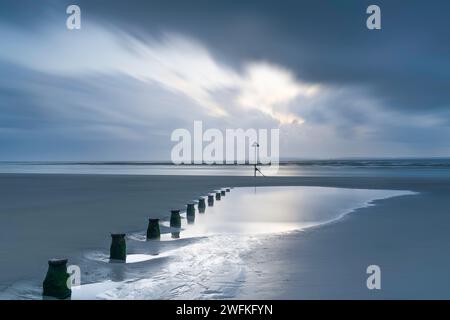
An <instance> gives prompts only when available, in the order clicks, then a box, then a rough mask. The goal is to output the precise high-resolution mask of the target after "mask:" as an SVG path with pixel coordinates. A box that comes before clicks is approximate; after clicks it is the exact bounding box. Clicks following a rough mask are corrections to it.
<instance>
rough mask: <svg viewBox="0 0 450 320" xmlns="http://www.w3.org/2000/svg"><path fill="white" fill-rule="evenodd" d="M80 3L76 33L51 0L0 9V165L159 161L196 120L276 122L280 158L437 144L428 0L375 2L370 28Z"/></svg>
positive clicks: (299, 17)
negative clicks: (174, 134) (376, 20)
mask: <svg viewBox="0 0 450 320" xmlns="http://www.w3.org/2000/svg"><path fill="white" fill-rule="evenodd" d="M402 2H403V3H402ZM318 3H319V4H318ZM78 4H79V5H80V7H81V9H82V28H81V30H74V31H69V30H67V29H66V27H65V18H66V14H65V8H66V6H67V5H68V3H64V1H62V2H61V1H60V2H54V1H47V2H39V3H36V2H35V1H33V2H26V1H23V2H21V5H18V4H17V2H13V1H6V2H4V3H2V4H1V5H0V6H2V10H1V12H2V14H1V15H2V20H1V22H0V37H1V39H2V40H1V41H2V49H1V51H0V71H1V75H2V76H1V78H0V110H1V115H0V143H1V145H2V150H3V152H2V153H1V159H3V160H163V159H168V158H169V156H170V149H171V147H172V142H171V141H170V133H171V131H172V130H174V129H175V128H179V127H185V128H190V127H192V123H193V121H194V120H203V122H204V125H205V126H206V127H215V128H219V129H225V128H239V127H242V128H250V127H251V128H266V129H270V128H275V127H279V128H280V129H281V132H280V133H281V146H280V147H281V149H280V151H281V157H308V158H310V157H347V156H368V157H371V156H376V157H381V156H430V155H431V156H446V155H448V154H449V152H450V143H449V142H448V141H447V140H448V139H446V137H448V136H449V133H450V123H449V121H448V119H449V115H450V102H449V101H450V90H449V89H450V76H449V75H450V65H449V59H448V56H449V54H450V50H449V49H450V48H449V44H448V41H446V40H445V39H447V38H448V36H449V24H448V20H447V19H445V16H444V15H442V13H441V11H442V9H439V10H438V8H437V7H436V6H435V5H433V4H432V3H430V2H428V5H427V4H424V3H418V2H417V3H415V2H412V1H407V2H405V1H398V2H396V4H395V5H393V4H392V3H386V4H384V3H383V2H382V3H381V4H379V5H380V6H381V7H382V12H383V29H382V30H381V31H369V30H367V29H366V28H365V8H366V7H367V5H366V4H365V1H349V2H346V4H345V5H340V6H337V5H336V3H335V2H333V1H314V2H312V1H296V2H290V1H288V2H286V3H285V5H281V4H276V3H275V2H266V1H258V2H254V3H251V2H245V3H243V4H236V3H229V2H222V1H217V2H214V4H213V2H203V1H196V2H192V3H190V4H188V3H187V2H184V1H183V2H176V1H175V2H173V1H172V2H171V3H168V2H167V1H165V2H157V1H153V2H152V1H151V2H149V1H127V2H125V1H108V2H104V1H89V2H84V1H80V2H79V3H78ZM424 6H425V7H424ZM442 6H444V7H445V6H448V5H447V4H446V3H442ZM422 9H427V10H422ZM30 11H33V12H34V14H33V15H30V14H29V12H30ZM420 14H422V17H423V19H422V20H421V21H420V24H421V28H420V30H419V29H418V30H416V31H414V32H411V29H410V28H409V27H408V25H410V23H411V22H410V20H409V18H410V17H411V16H416V15H420ZM440 17H442V19H445V20H441V19H440Z"/></svg>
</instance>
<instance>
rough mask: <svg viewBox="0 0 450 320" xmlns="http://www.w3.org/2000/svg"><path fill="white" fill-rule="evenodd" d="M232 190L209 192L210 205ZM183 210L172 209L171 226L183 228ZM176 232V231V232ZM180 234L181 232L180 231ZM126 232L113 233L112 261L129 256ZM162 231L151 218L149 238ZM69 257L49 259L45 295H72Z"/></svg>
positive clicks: (201, 204)
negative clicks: (68, 267) (68, 268)
mask: <svg viewBox="0 0 450 320" xmlns="http://www.w3.org/2000/svg"><path fill="white" fill-rule="evenodd" d="M226 192H230V188H225V189H222V190H220V191H215V193H214V194H208V196H207V201H208V202H207V203H208V207H212V206H213V205H214V199H215V200H216V201H218V200H220V199H221V198H222V197H224V196H225V195H226ZM197 208H198V212H199V213H204V212H205V210H206V202H205V198H203V197H202V198H200V199H199V200H198V204H197ZM180 211H181V210H178V209H177V210H171V212H170V227H171V228H177V229H179V228H181V216H180ZM186 220H187V221H188V223H193V222H194V220H195V204H194V203H188V204H187V207H186ZM175 234H176V233H175ZM178 234H179V233H178ZM125 236H126V234H125V233H114V234H111V247H110V251H109V259H110V261H111V262H125V261H126V258H127V246H126V241H125ZM160 237H161V231H160V228H159V219H157V218H149V219H148V227H147V240H159V239H160ZM67 261H68V259H50V260H49V261H48V270H47V274H46V276H45V279H44V282H43V293H42V294H43V295H44V296H47V297H53V298H58V299H66V298H69V297H70V296H71V295H72V290H71V289H70V285H69V283H68V279H69V277H70V276H69V274H68V273H67Z"/></svg>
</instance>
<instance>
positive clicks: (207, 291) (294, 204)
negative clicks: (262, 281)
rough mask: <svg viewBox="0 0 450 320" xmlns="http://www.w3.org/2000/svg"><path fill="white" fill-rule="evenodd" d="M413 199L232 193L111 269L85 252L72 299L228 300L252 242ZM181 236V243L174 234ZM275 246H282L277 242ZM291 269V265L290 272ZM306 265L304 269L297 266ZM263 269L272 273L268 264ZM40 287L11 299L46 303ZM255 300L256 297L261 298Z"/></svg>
mask: <svg viewBox="0 0 450 320" xmlns="http://www.w3.org/2000/svg"><path fill="white" fill-rule="evenodd" d="M409 194H414V193H413V192H409V191H396V190H362V189H343V188H324V187H258V188H253V187H247V188H234V189H232V190H231V192H227V193H226V196H225V197H222V200H220V201H217V200H215V201H214V206H213V207H209V206H207V207H206V211H205V213H203V214H200V213H199V212H198V209H197V208H196V214H195V221H194V223H193V224H188V223H187V219H186V214H185V213H182V227H181V229H174V228H170V227H169V222H168V221H163V222H162V223H161V232H162V235H161V240H160V241H157V240H156V241H155V240H152V241H148V242H147V241H145V230H142V231H141V232H137V233H133V234H129V235H128V236H127V248H128V255H127V263H125V264H124V263H108V254H107V252H106V251H105V252H88V253H85V258H86V261H85V264H86V265H84V266H81V269H82V270H83V271H84V272H87V273H92V274H94V275H96V276H94V277H93V276H91V279H92V280H91V281H93V282H94V283H90V284H84V285H82V286H81V287H79V288H77V289H74V290H73V294H72V298H73V299H94V298H100V299H196V298H199V299H216V298H217V299H227V298H233V297H235V296H236V295H237V294H238V292H239V290H240V288H241V286H243V285H244V284H245V282H246V278H248V276H247V273H248V272H252V271H251V270H247V268H246V260H245V259H244V258H243V257H245V255H246V253H247V252H249V250H254V248H255V246H254V245H253V244H254V243H257V242H258V241H261V240H263V239H266V238H267V237H271V236H273V235H278V237H277V239H279V240H278V241H282V240H281V239H282V238H283V232H287V231H292V230H301V229H304V228H307V227H312V226H317V225H320V224H323V223H327V222H330V221H334V220H337V219H339V218H340V217H342V216H343V215H345V214H347V213H349V212H351V211H353V210H355V209H357V208H361V207H365V206H367V205H370V203H371V201H374V200H377V199H383V198H389V197H394V196H399V195H409ZM174 232H179V233H180V235H179V239H174V238H173V236H172V233H174ZM273 245H280V244H279V243H273ZM291 267H292V266H291ZM294 267H296V266H294ZM297 267H300V266H297ZM260 269H261V270H263V271H264V273H265V274H270V272H271V266H270V263H263V264H261V265H260ZM40 290H41V288H40V287H36V286H34V287H30V286H29V285H27V284H23V283H21V284H18V285H17V286H15V287H13V288H11V290H10V292H8V293H7V296H9V295H11V296H13V297H25V298H41V296H40V292H41V291H40ZM255 298H257V296H255Z"/></svg>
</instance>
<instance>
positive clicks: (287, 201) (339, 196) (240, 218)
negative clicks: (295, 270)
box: [162, 187, 409, 240]
mask: <svg viewBox="0 0 450 320" xmlns="http://www.w3.org/2000/svg"><path fill="white" fill-rule="evenodd" d="M403 194H409V192H405V191H395V190H363V189H343V188H323V187H258V188H254V187H246V188H235V189H232V192H229V193H228V192H227V193H226V196H225V197H223V198H222V200H220V201H216V200H215V201H214V206H213V207H207V208H206V212H205V213H204V214H200V213H198V210H197V211H196V216H195V222H194V224H188V223H187V221H186V219H182V230H181V232H180V237H195V236H206V235H218V234H260V233H277V232H284V231H290V230H300V229H304V228H307V227H312V226H316V225H320V224H322V223H326V222H329V221H333V220H336V219H339V218H340V217H341V216H342V215H343V214H346V213H348V212H351V211H352V210H354V209H356V208H360V207H364V206H366V205H368V203H369V202H370V201H372V200H374V199H382V198H387V197H392V196H396V195H403ZM163 225H165V226H168V223H163ZM169 239H170V235H163V236H162V240H169Z"/></svg>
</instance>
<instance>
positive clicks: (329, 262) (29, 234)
mask: <svg viewBox="0 0 450 320" xmlns="http://www.w3.org/2000/svg"><path fill="white" fill-rule="evenodd" d="M254 185H257V186H264V185H266V186H277V185H299V186H329V187H345V188H364V189H395V190H410V191H416V192H420V194H419V195H416V196H414V197H398V198H393V199H386V200H380V201H378V202H377V205H376V206H373V207H369V208H363V209H359V210H357V212H355V213H353V214H350V215H348V216H347V217H345V218H344V219H342V220H340V221H339V222H336V223H333V224H330V225H326V226H322V227H319V228H315V229H312V230H307V231H303V232H293V233H289V234H287V235H282V236H280V235H278V236H274V237H275V238H280V237H281V240H280V241H279V242H277V241H271V242H270V243H271V244H275V245H268V244H267V243H266V244H265V243H264V241H269V240H264V241H262V242H261V243H258V244H256V245H260V246H262V247H261V248H262V249H261V250H254V251H252V252H250V253H248V254H249V256H248V262H249V265H248V267H249V268H253V269H252V270H254V272H253V273H250V276H249V277H248V278H247V279H246V284H245V286H243V288H242V289H241V291H240V292H239V294H238V295H237V297H238V298H241V297H242V298H264V297H266V298H292V299H295V298H338V299H340V298H342V299H345V298H431V297H434V298H449V297H450V294H449V293H450V289H449V287H450V281H449V279H450V277H449V276H448V275H447V271H448V270H449V268H450V259H449V258H448V255H447V254H446V247H447V244H448V243H450V232H448V228H449V227H448V226H450V215H449V214H450V211H449V209H448V208H450V181H449V180H448V179H445V178H442V179H437V178H433V179H429V178H420V179H419V178H381V177H380V178H374V177H371V178H366V177H342V178H340V177H333V178H327V177H267V178H262V177H260V178H256V179H255V178H253V177H224V176H217V177H207V176H128V175H121V176H113V175H44V174H41V175H37V174H36V175H33V174H3V175H0V194H1V196H0V241H1V246H0V266H1V272H0V290H1V288H5V287H6V286H7V285H10V284H12V283H14V282H16V281H20V280H26V279H40V278H43V276H44V274H45V271H46V268H47V265H46V263H47V259H48V258H52V257H58V256H59V257H69V259H71V261H72V262H74V263H76V259H77V253H78V252H79V251H81V250H88V249H92V250H96V249H104V248H107V247H108V246H109V240H110V239H109V233H110V232H115V231H120V232H130V231H133V230H141V229H145V227H146V224H147V218H148V217H150V216H152V217H160V218H163V217H166V216H167V215H168V214H169V210H170V209H172V208H182V207H183V206H184V205H185V204H186V203H187V202H188V201H190V200H192V199H197V198H198V197H199V196H201V195H205V194H206V193H208V192H209V191H211V190H213V189H217V188H220V187H225V186H235V187H237V186H254ZM299 240H301V241H299ZM263 248H266V249H263ZM261 252H264V254H262V253H261ZM287 257H289V259H296V260H297V262H296V263H295V264H294V265H296V266H298V265H301V266H302V267H301V268H300V269H299V268H297V267H296V269H295V270H292V267H291V268H290V265H289V264H290V262H289V261H290V260H289V259H288V258H287ZM264 261H270V262H271V264H272V266H273V270H274V272H271V273H270V274H267V275H264V274H261V273H258V264H260V263H264ZM291 261H292V260H291ZM369 264H378V265H380V267H381V268H382V290H380V291H369V290H367V288H366V287H365V279H366V278H367V275H366V273H365V268H364V266H367V265H369ZM252 274H253V279H252V276H251V275H252ZM276 274H280V275H282V277H278V276H275V277H274V276H273V275H276ZM264 277H266V278H264ZM261 278H262V279H263V280H265V281H263V283H264V282H265V283H267V286H262V287H261V288H260V290H259V293H258V294H259V296H258V297H255V296H254V294H253V293H252V292H254V290H253V289H254V285H252V284H256V283H261V281H260V280H261ZM286 282H289V286H286V285H283V283H286Z"/></svg>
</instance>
